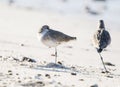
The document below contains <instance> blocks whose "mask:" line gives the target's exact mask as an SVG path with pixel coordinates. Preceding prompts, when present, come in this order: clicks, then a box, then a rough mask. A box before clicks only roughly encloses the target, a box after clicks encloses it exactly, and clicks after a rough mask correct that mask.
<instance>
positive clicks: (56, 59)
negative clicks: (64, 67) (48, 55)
mask: <svg viewBox="0 0 120 87" xmlns="http://www.w3.org/2000/svg"><path fill="white" fill-rule="evenodd" d="M55 63H57V47H55Z"/></svg>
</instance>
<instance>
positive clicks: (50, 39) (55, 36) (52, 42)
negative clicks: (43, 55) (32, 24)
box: [39, 25, 76, 63]
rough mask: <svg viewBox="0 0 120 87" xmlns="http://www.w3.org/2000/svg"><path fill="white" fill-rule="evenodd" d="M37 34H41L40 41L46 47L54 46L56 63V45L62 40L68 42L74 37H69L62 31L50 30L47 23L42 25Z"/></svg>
mask: <svg viewBox="0 0 120 87" xmlns="http://www.w3.org/2000/svg"><path fill="white" fill-rule="evenodd" d="M39 34H42V37H41V41H42V42H43V44H44V45H46V46H48V47H55V63H57V46H58V45H60V44H61V43H63V42H68V41H71V40H75V39H76V37H71V36H69V35H66V34H64V33H62V32H59V31H56V30H52V29H50V28H49V26H48V25H44V26H42V28H41V29H40V31H39Z"/></svg>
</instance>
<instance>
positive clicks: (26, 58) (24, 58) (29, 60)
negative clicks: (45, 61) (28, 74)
mask: <svg viewBox="0 0 120 87" xmlns="http://www.w3.org/2000/svg"><path fill="white" fill-rule="evenodd" d="M22 61H28V62H34V63H35V62H36V61H35V60H34V59H31V58H28V57H23V59H22Z"/></svg>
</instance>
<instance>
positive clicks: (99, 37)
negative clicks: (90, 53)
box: [93, 20, 111, 72]
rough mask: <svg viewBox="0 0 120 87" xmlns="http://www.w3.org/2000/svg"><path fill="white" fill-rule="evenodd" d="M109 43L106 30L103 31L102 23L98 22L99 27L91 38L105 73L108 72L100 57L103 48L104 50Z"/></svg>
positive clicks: (101, 21) (109, 39) (109, 38)
mask: <svg viewBox="0 0 120 87" xmlns="http://www.w3.org/2000/svg"><path fill="white" fill-rule="evenodd" d="M110 43H111V37H110V34H109V32H108V31H107V30H105V25H104V21H103V20H100V26H99V29H98V30H97V31H96V32H95V34H94V36H93V45H94V46H95V48H96V49H97V52H98V53H99V56H100V58H101V61H102V63H103V66H104V69H105V72H108V71H107V69H106V67H105V63H104V61H103V57H102V56H101V52H102V51H103V49H104V48H106V47H107V46H108V45H109V44H110Z"/></svg>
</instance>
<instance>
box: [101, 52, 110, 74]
mask: <svg viewBox="0 0 120 87" xmlns="http://www.w3.org/2000/svg"><path fill="white" fill-rule="evenodd" d="M99 56H100V58H101V61H102V63H103V66H104V69H105V72H106V73H108V72H109V71H107V68H106V67H105V63H104V61H103V57H102V56H101V54H100V53H99Z"/></svg>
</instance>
